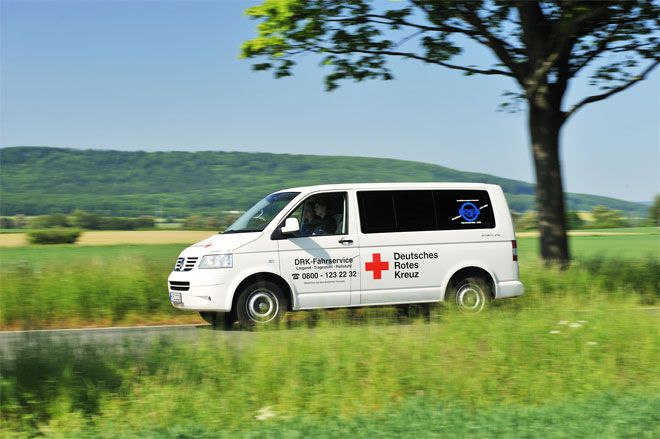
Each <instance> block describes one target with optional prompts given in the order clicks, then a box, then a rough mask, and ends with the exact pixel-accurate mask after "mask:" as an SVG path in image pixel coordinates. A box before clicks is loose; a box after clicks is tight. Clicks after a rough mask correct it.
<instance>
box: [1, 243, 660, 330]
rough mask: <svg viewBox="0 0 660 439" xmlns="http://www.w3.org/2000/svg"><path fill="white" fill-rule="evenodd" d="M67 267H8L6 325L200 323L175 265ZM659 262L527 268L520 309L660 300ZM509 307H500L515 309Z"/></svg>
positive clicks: (108, 261)
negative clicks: (172, 276)
mask: <svg viewBox="0 0 660 439" xmlns="http://www.w3.org/2000/svg"><path fill="white" fill-rule="evenodd" d="M63 259H64V260H61V261H53V260H51V261H49V262H45V263H32V262H28V261H18V262H8V263H3V264H2V267H1V268H0V287H1V298H2V305H1V306H0V325H2V326H3V327H12V328H26V329H27V328H42V327H53V326H64V327H71V326H76V325H88V324H121V323H127V322H134V321H144V322H150V321H151V322H156V321H163V320H167V319H175V318H181V317H183V318H188V319H190V318H193V319H194V318H195V317H194V314H193V313H185V312H182V311H178V310H175V309H174V308H172V307H171V305H170V303H169V300H168V293H167V276H168V274H169V272H170V270H171V263H172V261H171V260H169V258H162V257H154V256H149V255H140V254H126V255H123V254H121V253H118V254H115V255H113V257H111V258H103V257H100V256H92V257H90V258H85V259H76V258H73V259H69V258H63ZM659 279H660V261H658V260H657V259H655V258H646V259H627V260H612V259H599V258H591V259H582V260H577V261H575V262H574V264H573V265H572V266H571V268H570V269H569V270H567V271H559V270H555V269H548V268H545V267H543V266H542V265H541V264H540V263H539V262H537V261H536V260H531V261H530V260H526V261H522V262H521V280H522V281H523V283H524V284H525V289H526V294H525V296H523V298H522V300H517V301H514V302H515V303H517V304H518V305H517V306H535V307H541V306H550V304H551V303H552V300H554V298H555V297H557V296H558V295H559V296H561V295H566V296H570V297H572V298H573V299H574V300H575V301H576V302H579V303H584V302H588V301H589V300H601V299H602V298H603V297H604V296H608V295H616V296H621V297H625V298H627V299H629V300H632V301H636V302H637V303H639V304H654V303H657V302H658V300H659V299H660V288H659V286H658V280H659ZM507 302H508V301H505V302H502V303H498V302H496V306H511V305H510V304H508V303H507Z"/></svg>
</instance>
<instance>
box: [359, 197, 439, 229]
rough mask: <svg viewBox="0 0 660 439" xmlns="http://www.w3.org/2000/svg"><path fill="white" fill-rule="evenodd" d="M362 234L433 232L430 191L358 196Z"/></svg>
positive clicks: (433, 223)
mask: <svg viewBox="0 0 660 439" xmlns="http://www.w3.org/2000/svg"><path fill="white" fill-rule="evenodd" d="M358 205H359V207H360V226H361V229H362V233H390V232H419V231H425V230H437V228H438V226H437V220H436V217H435V207H434V201H433V191H430V190H423V191H361V192H358Z"/></svg>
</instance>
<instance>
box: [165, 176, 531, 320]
mask: <svg viewBox="0 0 660 439" xmlns="http://www.w3.org/2000/svg"><path fill="white" fill-rule="evenodd" d="M168 282H169V292H170V301H171V302H172V305H173V306H175V307H177V308H180V309H186V310H195V311H199V312H200V314H201V315H202V317H203V318H204V319H205V320H207V321H209V322H212V323H215V324H221V323H222V324H228V323H232V322H234V321H236V320H238V321H239V322H240V323H241V324H242V325H246V326H251V325H254V324H257V323H267V322H271V321H274V320H277V319H278V318H279V317H280V316H281V315H282V314H283V313H284V312H285V311H295V310H304V309H305V310H306V309H315V308H338V307H357V306H371V305H397V306H399V305H406V304H413V303H429V302H438V301H443V300H449V299H450V298H451V301H452V303H455V304H456V306H457V307H458V308H459V309H460V310H462V311H465V312H479V311H481V310H482V309H483V307H484V305H485V304H486V302H488V301H489V300H490V299H501V298H505V297H513V296H519V295H521V294H522V293H523V285H522V283H520V282H519V281H518V255H517V248H516V238H515V234H514V230H513V223H512V221H511V215H510V213H509V208H508V206H507V203H506V199H505V198H504V193H503V192H502V188H501V187H499V186H497V185H490V184H475V183H388V184H341V185H324V186H308V187H298V188H292V189H285V190H282V191H279V192H275V193H273V194H270V195H268V196H267V197H266V198H264V199H262V200H261V201H259V202H258V203H257V204H255V205H254V206H253V207H252V208H250V209H249V210H248V211H246V212H245V214H243V215H242V216H241V217H240V218H239V219H238V220H236V222H234V224H232V225H231V226H230V227H229V228H227V230H225V231H224V232H223V233H220V234H217V235H214V236H211V237H210V238H208V239H206V240H204V241H201V242H199V243H197V244H194V245H192V246H190V247H188V248H186V249H185V250H184V251H183V252H182V253H181V255H180V256H179V258H178V259H177V261H176V265H175V266H174V271H172V273H171V274H170V276H169V279H168Z"/></svg>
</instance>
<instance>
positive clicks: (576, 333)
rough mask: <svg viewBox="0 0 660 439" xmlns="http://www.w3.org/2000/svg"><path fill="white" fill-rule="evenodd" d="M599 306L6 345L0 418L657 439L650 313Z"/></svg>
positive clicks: (6, 421)
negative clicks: (237, 339) (239, 334)
mask: <svg viewBox="0 0 660 439" xmlns="http://www.w3.org/2000/svg"><path fill="white" fill-rule="evenodd" d="M602 299H604V298H601V300H586V297H581V298H579V299H578V300H576V299H575V298H573V297H571V296H570V295H568V294H562V293H561V292H558V293H557V294H556V295H554V296H551V297H548V299H547V300H546V301H545V302H544V306H542V307H539V306H536V307H521V306H518V305H516V304H513V303H512V302H509V305H506V306H500V307H496V308H493V309H491V310H489V311H487V312H485V313H482V314H480V315H478V316H466V315H461V314H459V313H441V314H439V315H434V316H432V317H431V321H430V322H425V321H424V320H421V319H412V320H407V321H400V320H397V319H396V318H395V317H394V315H393V314H392V313H389V314H387V312H386V311H384V310H383V311H382V312H381V313H379V314H376V313H367V314H363V315H361V316H356V315H352V318H348V317H349V315H351V314H350V313H348V312H346V311H337V312H336V313H335V314H334V315H333V318H329V316H330V314H327V315H324V316H321V318H320V320H319V321H318V322H317V323H316V325H315V326H314V327H307V326H306V325H304V324H302V325H301V324H299V325H297V326H294V327H293V328H291V329H285V328H284V327H283V328H280V329H279V330H274V331H259V332H256V333H252V334H247V335H249V337H248V338H246V339H243V341H242V342H241V343H234V342H232V339H231V338H228V337H219V336H218V335H222V334H220V333H218V332H216V331H200V334H199V341H198V343H197V344H194V345H190V344H189V342H183V341H176V340H172V339H161V340H160V341H158V342H156V343H154V344H153V345H152V346H151V347H150V348H147V349H145V348H144V347H143V346H139V345H131V344H128V343H125V344H123V345H122V346H120V347H107V346H104V347H95V346H93V345H92V346H89V345H88V346H86V347H80V346H71V345H67V344H63V343H56V344H38V343H37V344H35V343H21V344H20V346H17V349H18V351H17V352H16V354H15V355H13V356H11V357H4V358H2V359H1V360H0V361H1V364H0V366H1V367H2V371H3V374H2V388H1V390H2V392H0V395H1V396H0V398H2V399H1V400H0V403H1V405H2V407H3V410H2V413H1V415H0V416H1V420H2V425H3V429H4V430H5V433H6V435H7V436H11V435H10V433H11V432H15V433H16V436H17V437H22V436H24V435H37V434H43V435H46V436H53V437H67V438H69V437H89V438H92V437H94V438H96V437H108V438H110V437H182V438H193V437H195V438H196V437H209V438H211V437H264V436H274V437H310V436H315V437H316V436H330V437H353V436H356V437H373V436H374V435H381V436H382V435H392V434H394V432H396V434H395V436H399V435H402V436H423V437H427V436H436V437H441V436H449V437H454V436H462V437H472V436H477V437H493V436H509V437H545V436H549V437H589V436H591V437H649V438H651V437H657V434H658V432H659V427H658V425H659V424H658V420H659V419H658V416H659V415H658V413H660V412H659V411H658V410H657V409H658V405H659V403H660V374H658V365H657V359H658V356H659V355H660V343H659V341H660V334H659V330H658V316H657V314H655V313H652V312H650V311H645V310H639V309H638V308H637V307H636V305H635V303H634V301H629V300H626V299H625V298H623V297H613V298H609V299H607V300H602ZM612 308H615V309H616V311H613V310H612ZM326 317H328V318H326ZM341 317H343V318H341ZM54 352H56V353H57V355H53V353H54ZM387 432H389V434H388V433H387Z"/></svg>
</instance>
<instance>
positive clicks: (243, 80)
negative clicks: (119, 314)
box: [0, 0, 660, 201]
mask: <svg viewBox="0 0 660 439" xmlns="http://www.w3.org/2000/svg"><path fill="white" fill-rule="evenodd" d="M252 4H255V2H246V1H205V2H199V1H95V0H90V1H83V2H80V1H30V0H28V1H5V0H1V1H0V37H1V43H0V64H1V66H0V146H2V147H9V146H56V147H68V148H93V149H116V150H144V151H155V150H188V151H196V150H218V151H220V150H221V151H260V152H272V153H291V154H322V155H351V156H367V157H386V158H396V159H405V160H414V161H420V162H427V163H434V164H438V165H442V166H447V167H450V168H455V169H459V170H463V171H472V172H484V173H488V174H493V175H497V176H502V177H507V178H513V179H517V180H524V181H529V182H532V181H534V169H533V163H532V158H531V153H530V150H529V137H528V132H527V126H526V115H525V113H524V112H522V113H517V114H509V113H504V112H498V111H497V108H498V105H499V103H500V102H502V101H503V98H502V96H501V94H502V92H503V91H505V90H515V84H514V83H513V82H512V81H511V80H510V79H508V78H504V77H494V76H493V77H491V76H479V75H475V76H470V77H465V76H463V75H462V74H461V73H459V72H456V71H451V70H447V69H442V68H438V67H437V66H428V65H424V64H421V63H419V62H416V61H405V60H394V61H393V62H391V64H390V65H391V66H392V70H393V72H394V75H395V78H396V79H395V80H393V81H368V82H363V83H359V84H356V83H352V82H344V83H342V86H341V87H340V88H339V89H338V90H336V91H333V92H331V93H327V92H325V91H324V84H323V78H324V76H325V74H327V73H329V72H330V70H329V69H327V68H322V67H320V66H319V65H318V59H317V58H315V57H313V56H310V57H307V58H305V59H304V60H303V62H302V63H301V64H300V65H299V67H298V68H296V69H295V70H294V76H293V77H290V78H285V79H279V80H276V79H274V78H273V77H272V75H271V73H269V72H253V71H252V70H251V68H250V66H251V61H250V60H241V59H239V57H238V54H239V47H240V45H241V43H242V42H243V41H245V40H247V39H250V38H253V37H254V36H255V26H256V22H255V21H253V20H250V19H249V18H248V17H246V16H245V14H244V10H245V8H246V7H248V6H250V5H252ZM491 60H492V56H491V54H490V53H489V52H488V51H487V50H486V49H483V48H480V47H475V46H473V45H469V46H467V47H466V53H465V55H463V56H462V58H461V61H463V62H466V63H471V64H480V65H489V63H490V61H491ZM658 70H660V69H656V70H655V71H654V73H653V74H652V75H651V76H649V78H648V79H647V80H646V81H643V82H642V83H640V84H637V85H635V86H634V87H632V88H630V89H629V90H627V91H625V92H623V93H620V94H618V95H616V96H613V97H612V98H610V99H607V100H605V101H601V102H598V103H595V104H592V105H589V106H586V107H584V108H583V109H582V110H580V111H579V112H578V113H577V114H576V115H575V116H574V117H573V118H572V119H571V120H569V122H568V123H567V125H566V126H565V127H564V129H563V131H562V139H561V142H562V147H561V154H562V166H563V170H562V172H563V175H564V185H565V189H566V190H567V191H569V192H580V193H590V194H597V195H605V196H611V197H615V198H621V199H625V200H631V201H649V200H651V199H652V198H653V196H654V195H655V194H657V193H658V192H660V73H659V72H658ZM594 91H597V90H594V89H590V88H588V86H587V82H586V81H585V80H580V81H577V82H575V83H574V84H573V85H572V86H571V88H570V89H569V94H568V98H567V102H569V103H574V102H576V101H577V100H579V99H580V98H582V97H584V96H588V95H590V94H593V92H594Z"/></svg>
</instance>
